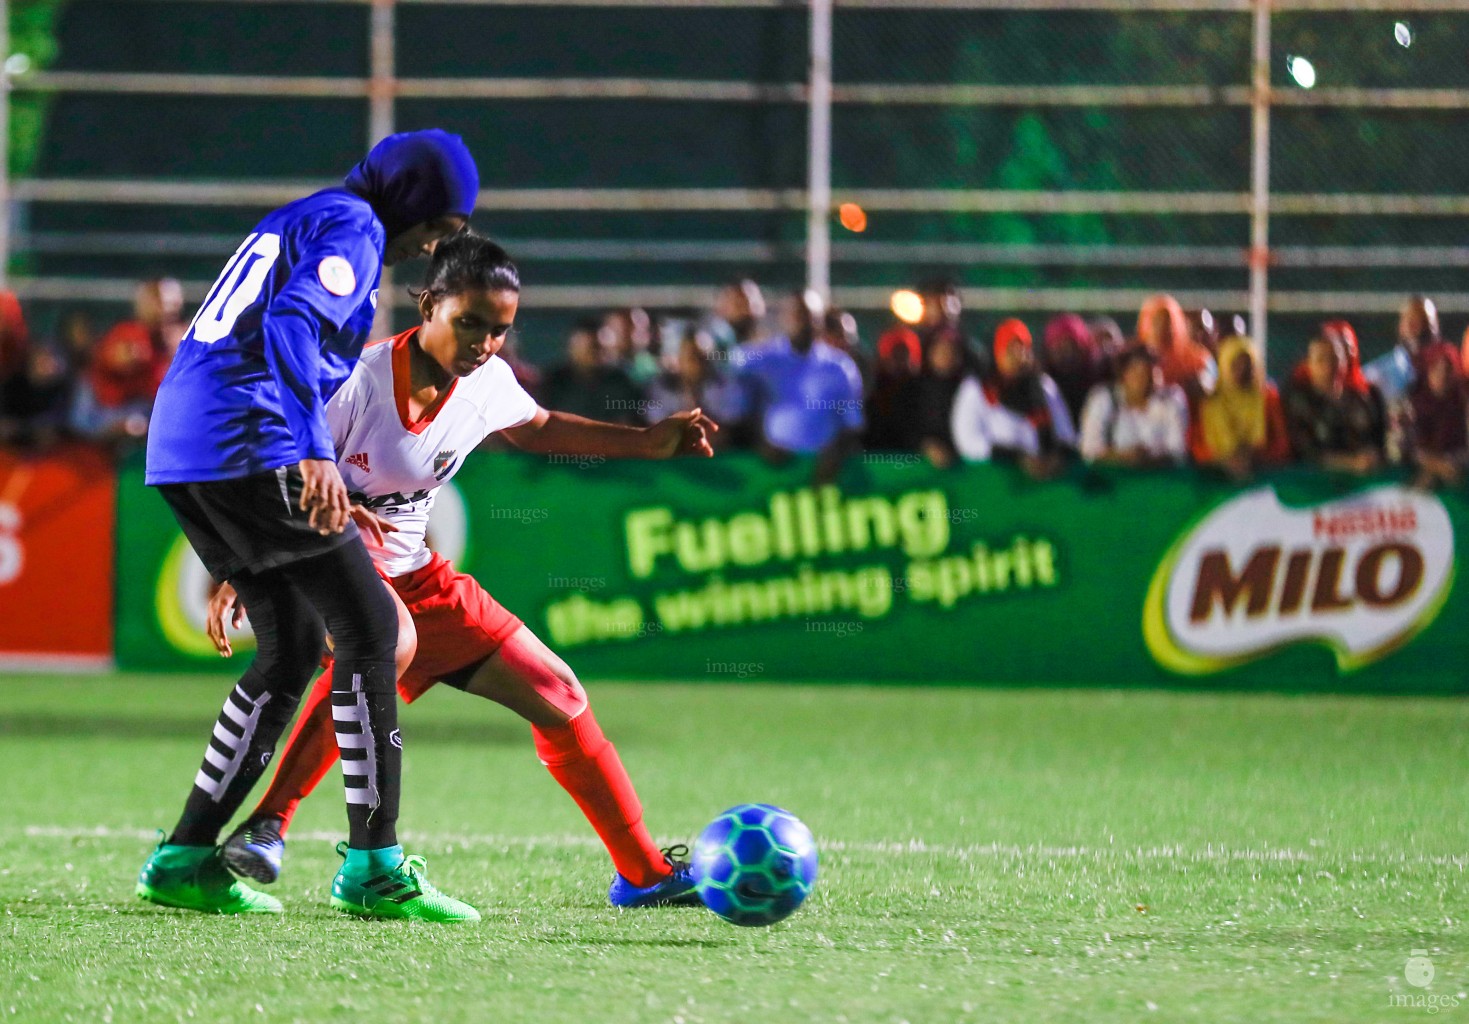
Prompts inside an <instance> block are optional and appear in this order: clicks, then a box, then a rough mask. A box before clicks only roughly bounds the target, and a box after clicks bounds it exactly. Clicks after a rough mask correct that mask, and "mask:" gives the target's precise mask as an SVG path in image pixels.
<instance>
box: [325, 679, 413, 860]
mask: <svg viewBox="0 0 1469 1024" xmlns="http://www.w3.org/2000/svg"><path fill="white" fill-rule="evenodd" d="M395 674H396V672H395V668H394V665H393V663H392V662H386V663H384V662H369V661H356V662H351V663H348V662H342V661H338V662H337V664H336V666H335V668H334V669H333V671H332V723H333V725H334V727H335V729H336V734H337V747H338V748H339V749H340V750H341V752H342V778H343V781H344V782H345V784H346V793H347V824H348V828H349V833H348V835H349V838H348V845H349V846H350V847H352V848H353V849H354V850H380V849H382V848H384V847H388V846H397V845H398V793H399V783H398V776H399V774H400V772H401V770H402V763H403V740H402V737H401V736H400V734H399V732H398V694H397V691H396V689H395V687H394V677H395Z"/></svg>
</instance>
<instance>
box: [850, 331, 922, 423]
mask: <svg viewBox="0 0 1469 1024" xmlns="http://www.w3.org/2000/svg"><path fill="white" fill-rule="evenodd" d="M922 367H923V343H922V342H921V341H920V340H919V338H918V333H917V332H916V331H914V330H913V329H912V328H911V327H908V326H907V325H905V324H896V325H894V326H893V327H890V328H888V330H887V331H885V332H884V333H883V334H882V336H881V337H879V338H878V339H877V359H876V361H875V362H874V364H873V370H872V388H871V394H870V395H869V396H868V399H867V433H866V435H865V437H864V438H863V443H864V445H865V446H866V447H867V448H869V449H871V450H872V451H912V450H913V449H914V447H915V446H916V444H917V438H916V436H915V435H914V425H915V424H916V423H917V419H918V411H919V410H918V374H919V371H920V370H921V369H922Z"/></svg>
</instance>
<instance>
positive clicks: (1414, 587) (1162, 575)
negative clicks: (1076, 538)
mask: <svg viewBox="0 0 1469 1024" xmlns="http://www.w3.org/2000/svg"><path fill="white" fill-rule="evenodd" d="M1453 566H1454V528H1453V524H1452V522H1450V520H1449V514H1448V510H1447V509H1446V508H1445V507H1444V505H1443V503H1442V502H1441V501H1439V500H1438V499H1437V498H1435V497H1434V496H1433V495H1432V494H1428V493H1425V492H1419V491H1413V490H1409V489H1408V488H1405V487H1401V486H1398V485H1387V486H1381V487H1377V488H1374V489H1373V491H1372V492H1371V493H1368V494H1362V495H1360V496H1358V497H1355V498H1349V499H1346V500H1341V499H1338V500H1334V501H1330V500H1329V501H1325V502H1322V503H1320V504H1318V505H1316V506H1314V507H1309V506H1308V507H1305V508H1302V507H1299V506H1289V505H1286V504H1284V503H1283V502H1281V500H1280V498H1279V496H1278V495H1277V494H1276V493H1275V490H1274V489H1273V488H1271V487H1261V488H1257V489H1255V490H1253V491H1247V492H1245V493H1243V494H1240V495H1237V496H1236V497H1234V498H1232V499H1230V500H1228V501H1226V502H1224V503H1223V504H1222V505H1219V506H1218V507H1217V508H1215V509H1214V510H1213V511H1212V512H1210V513H1209V514H1208V515H1207V516H1205V517H1204V519H1203V520H1202V521H1200V522H1199V523H1197V524H1195V525H1194V526H1193V527H1191V528H1190V529H1189V530H1188V532H1187V533H1185V534H1184V535H1183V536H1182V537H1180V538H1179V539H1178V541H1177V542H1176V543H1175V544H1174V546H1173V548H1172V549H1170V551H1169V553H1168V554H1167V556H1165V557H1164V559H1163V561H1162V562H1161V563H1160V564H1159V566H1158V570H1157V571H1156V572H1155V573H1154V574H1153V580H1152V583H1151V584H1150V585H1149V587H1148V596H1147V598H1146V600H1145V601H1144V611H1143V638H1144V640H1145V641H1146V643H1147V645H1148V650H1149V651H1150V652H1152V655H1153V657H1154V659H1155V660H1156V661H1157V662H1158V663H1159V664H1160V665H1162V666H1163V667H1164V668H1167V669H1169V670H1171V671H1173V672H1178V673H1180V674H1183V675H1205V674H1208V673H1213V672H1221V671H1224V670H1226V669H1229V668H1232V667H1234V666H1237V665H1241V664H1243V663H1244V662H1246V661H1250V660H1252V659H1255V658H1261V657H1265V656H1267V655H1269V654H1271V653H1272V652H1274V651H1276V650H1279V649H1280V648H1282V647H1285V646H1288V645H1291V644H1298V643H1311V644H1321V645H1323V646H1325V647H1327V648H1328V649H1330V650H1331V651H1332V652H1333V653H1334V654H1335V656H1336V663H1337V668H1338V670H1339V671H1341V672H1353V671H1356V670H1357V669H1359V668H1361V667H1363V666H1364V665H1368V664H1370V663H1372V662H1374V661H1377V660H1378V659H1380V658H1384V657H1387V656H1388V655H1389V654H1391V653H1392V652H1393V651H1395V650H1397V649H1398V648H1400V647H1402V646H1403V645H1404V644H1405V643H1408V642H1409V641H1410V640H1412V638H1413V637H1414V636H1416V635H1417V634H1418V633H1419V632H1420V631H1421V630H1423V629H1424V628H1426V627H1427V626H1428V625H1429V623H1431V622H1433V620H1434V619H1435V618H1436V617H1437V615H1438V613H1439V611H1440V610H1441V609H1442V607H1443V604H1444V599H1445V598H1446V597H1447V595H1448V592H1449V588H1450V586H1452V584H1453V579H1454V571H1453Z"/></svg>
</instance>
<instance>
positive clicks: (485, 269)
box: [409, 229, 520, 299]
mask: <svg viewBox="0 0 1469 1024" xmlns="http://www.w3.org/2000/svg"><path fill="white" fill-rule="evenodd" d="M472 289H483V290H485V291H496V292H517V293H518V292H519V291H520V271H519V269H517V268H516V266H515V264H514V263H513V262H511V260H510V254H509V253H507V252H506V251H505V250H504V249H502V248H500V246H498V245H496V244H495V243H494V242H492V241H490V240H489V239H488V238H486V237H485V236H484V235H479V234H476V233H475V232H473V231H470V230H468V229H466V230H464V231H461V232H459V233H458V234H456V235H451V236H450V237H448V238H446V239H444V240H443V241H442V242H440V243H439V244H438V245H437V246H435V247H434V255H433V259H432V260H431V261H430V262H429V266H428V273H427V274H425V275H424V279H423V285H422V287H419V288H417V289H409V293H410V294H411V295H412V296H413V297H414V298H415V299H417V298H419V297H420V296H423V295H431V296H433V297H434V298H436V299H438V298H443V297H444V296H446V295H458V294H460V293H462V292H467V291H470V290H472Z"/></svg>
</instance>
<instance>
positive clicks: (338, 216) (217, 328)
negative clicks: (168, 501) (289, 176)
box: [147, 189, 385, 484]
mask: <svg viewBox="0 0 1469 1024" xmlns="http://www.w3.org/2000/svg"><path fill="white" fill-rule="evenodd" d="M384 241H385V239H384V229H383V224H382V221H381V220H380V219H379V217H378V215H377V214H376V213H375V212H374V210H373V206H372V205H371V204H370V203H369V202H368V201H367V200H366V199H364V198H362V197H361V196H359V195H356V194H354V193H352V192H349V191H347V190H345V189H328V190H326V191H323V192H318V193H316V194H315V195H311V196H307V197H306V198H304V199H299V200H297V201H296V202H294V203H291V204H289V205H287V206H284V207H282V208H281V209H279V210H276V211H275V212H274V213H272V214H270V215H269V216H267V217H266V218H265V219H264V220H262V221H261V222H260V223H259V224H258V225H256V227H255V230H254V231H253V232H251V234H250V235H249V236H248V237H247V238H246V239H245V241H244V242H243V243H242V244H241V245H240V247H239V249H237V250H236V251H235V254H234V256H232V257H231V258H230V260H229V262H228V263H226V264H225V267H224V270H223V271H222V272H221V273H220V275H219V278H218V280H216V281H215V282H214V285H213V287H212V288H211V289H210V291H209V295H208V297H207V298H205V300H204V303H203V305H202V306H200V308H199V311H198V313H196V314H195V316H194V320H193V322H192V323H191V324H190V325H189V331H188V333H187V334H186V335H185V336H184V339H183V341H182V342H181V343H180V345H179V349H178V353H177V354H176V355H175V356H174V359H173V363H172V365H171V366H169V369H168V374H167V376H165V377H164V379H163V384H162V386H161V387H160V388H159V391H158V398H157V400H156V402H155V404H154V407H153V417H152V420H151V422H150V423H149V428H148V468H147V482H148V483H149V484H169V483H193V482H198V481H207V480H228V479H232V478H235V477H241V476H248V475H250V474H252V473H260V472H263V471H265V470H270V469H275V468H277V467H279V466H285V465H291V464H293V463H296V462H299V461H300V460H302V459H308V458H310V459H334V458H335V457H336V452H335V449H334V447H333V444H332V436H331V431H330V429H329V428H328V426H327V422H326V413H325V410H326V401H327V399H329V398H330V397H331V396H332V394H333V393H334V392H335V391H336V390H337V388H338V387H340V386H341V384H342V382H343V381H345V380H346V379H347V377H348V375H350V374H351V372H352V368H353V366H354V365H356V362H357V358H358V356H360V355H361V353H362V346H363V344H364V342H366V340H367V336H368V333H369V332H370V331H371V329H372V322H373V317H374V315H375V312H376V308H377V289H378V283H379V279H380V278H381V276H382V259H383V246H384Z"/></svg>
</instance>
